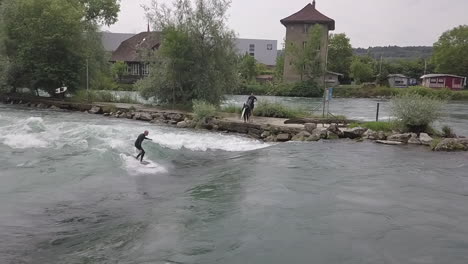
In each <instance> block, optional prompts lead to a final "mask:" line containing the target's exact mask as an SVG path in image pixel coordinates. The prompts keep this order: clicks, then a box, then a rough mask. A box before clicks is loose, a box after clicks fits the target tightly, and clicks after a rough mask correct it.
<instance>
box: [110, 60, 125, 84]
mask: <svg viewBox="0 0 468 264" xmlns="http://www.w3.org/2000/svg"><path fill="white" fill-rule="evenodd" d="M111 72H112V76H113V77H114V79H115V80H116V81H120V80H122V76H123V75H124V74H125V73H126V72H127V64H126V63H125V62H123V61H117V62H115V63H114V64H113V65H112V67H111Z"/></svg>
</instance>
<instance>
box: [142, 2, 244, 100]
mask: <svg viewBox="0 0 468 264" xmlns="http://www.w3.org/2000/svg"><path fill="white" fill-rule="evenodd" d="M229 6H230V1H226V0H196V1H195V3H194V4H192V3H191V1H190V0H175V1H174V2H173V5H172V6H165V5H159V2H157V1H153V4H152V7H150V8H148V9H147V10H148V17H149V18H151V20H152V21H153V22H154V23H155V28H156V29H157V30H161V31H162V32H163V38H164V39H163V42H162V44H161V48H160V50H159V51H158V52H156V54H155V55H154V56H156V58H152V59H149V60H150V61H155V63H153V64H152V65H151V72H150V76H149V77H148V78H146V79H143V80H141V81H140V82H138V83H137V87H139V89H140V90H141V92H142V95H144V96H156V97H157V98H158V99H159V100H160V101H162V102H164V103H171V102H173V103H182V104H186V103H191V102H192V100H194V99H198V100H205V101H208V102H209V103H212V104H219V102H220V101H221V100H222V98H223V96H224V94H225V93H226V92H228V91H230V90H231V89H234V88H235V87H236V85H237V79H238V78H237V77H238V67H237V55H236V52H235V47H234V32H233V31H232V30H230V29H229V28H227V25H226V19H227V17H226V12H227V10H228V8H229Z"/></svg>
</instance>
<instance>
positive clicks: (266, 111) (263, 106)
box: [254, 101, 310, 118]
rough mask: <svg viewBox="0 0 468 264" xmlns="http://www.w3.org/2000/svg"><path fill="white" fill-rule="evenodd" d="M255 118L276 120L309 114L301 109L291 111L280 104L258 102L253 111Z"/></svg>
mask: <svg viewBox="0 0 468 264" xmlns="http://www.w3.org/2000/svg"><path fill="white" fill-rule="evenodd" d="M254 115H255V116H263V117H276V118H300V117H307V116H310V114H309V113H308V112H307V111H305V110H301V109H292V108H289V107H287V106H285V105H282V104H280V103H272V102H269V101H260V102H259V103H258V106H257V107H255V109H254Z"/></svg>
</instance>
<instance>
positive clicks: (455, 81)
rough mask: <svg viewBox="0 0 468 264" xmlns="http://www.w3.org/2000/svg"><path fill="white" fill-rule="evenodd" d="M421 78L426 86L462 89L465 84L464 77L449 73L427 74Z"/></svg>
mask: <svg viewBox="0 0 468 264" xmlns="http://www.w3.org/2000/svg"><path fill="white" fill-rule="evenodd" d="M421 79H422V85H423V86H425V87H428V88H439V89H443V88H448V89H451V90H462V89H463V88H464V87H465V86H466V77H463V76H457V75H451V74H427V75H424V76H422V77H421Z"/></svg>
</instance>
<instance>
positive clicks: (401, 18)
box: [104, 0, 468, 47]
mask: <svg viewBox="0 0 468 264" xmlns="http://www.w3.org/2000/svg"><path fill="white" fill-rule="evenodd" d="M159 1H160V2H166V3H170V2H172V0H159ZM311 1H312V0H310V1H307V0H232V6H231V8H230V10H229V25H230V27H231V28H232V29H234V30H235V31H236V32H237V34H238V36H239V37H241V38H259V39H276V40H278V41H279V43H282V42H283V38H284V35H285V29H284V27H283V25H282V24H281V23H280V22H279V21H280V20H281V19H282V18H285V17H287V16H289V15H291V14H293V13H295V12H297V11H299V10H300V9H302V8H303V7H304V6H305V5H306V4H307V3H308V2H311ZM150 2H151V0H122V7H121V13H120V16H119V21H118V22H117V23H116V24H115V25H113V26H111V27H110V28H104V30H108V31H111V32H122V33H138V32H141V31H145V30H146V24H147V22H146V20H145V18H144V11H143V9H142V8H141V5H142V4H148V3H150ZM317 9H318V10H319V11H320V12H322V13H323V14H325V15H326V16H328V17H330V18H333V19H335V21H336V30H335V31H334V32H335V33H342V32H344V33H346V34H347V35H348V37H349V38H350V39H351V44H352V45H353V46H354V47H369V46H388V45H399V46H420V45H424V46H426V45H427V46H430V45H432V44H433V43H434V42H435V41H437V39H438V37H439V36H440V35H441V34H442V33H443V32H444V31H446V30H448V29H451V28H453V27H456V26H459V25H466V24H468V13H467V10H468V0H317ZM279 47H280V46H279Z"/></svg>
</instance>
